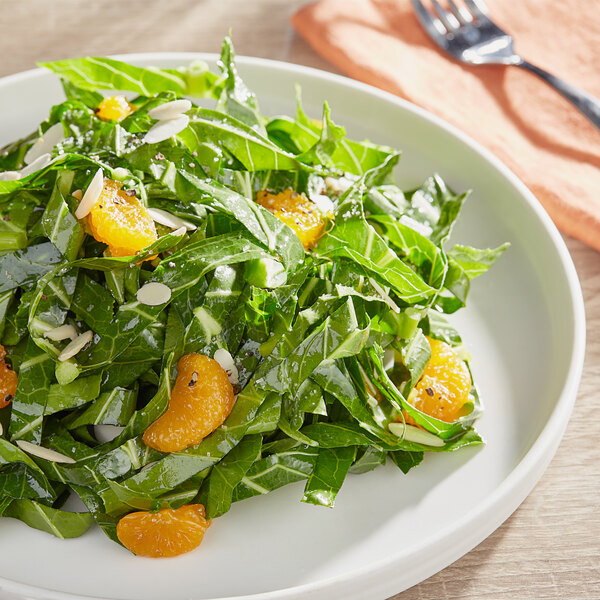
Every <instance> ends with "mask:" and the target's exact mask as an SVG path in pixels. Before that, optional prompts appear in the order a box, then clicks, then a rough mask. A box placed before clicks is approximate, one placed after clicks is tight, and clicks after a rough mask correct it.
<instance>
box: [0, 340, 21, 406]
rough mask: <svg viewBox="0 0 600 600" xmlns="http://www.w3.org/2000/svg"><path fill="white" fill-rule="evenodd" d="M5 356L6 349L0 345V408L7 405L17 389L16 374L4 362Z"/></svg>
mask: <svg viewBox="0 0 600 600" xmlns="http://www.w3.org/2000/svg"><path fill="white" fill-rule="evenodd" d="M5 356H6V350H5V349H4V346H2V345H0V408H4V407H5V406H8V405H9V404H10V402H11V400H12V399H13V398H14V397H15V393H16V391H17V374H16V373H15V372H14V371H13V370H12V369H11V368H10V366H9V365H8V364H6V361H5V360H4V357H5Z"/></svg>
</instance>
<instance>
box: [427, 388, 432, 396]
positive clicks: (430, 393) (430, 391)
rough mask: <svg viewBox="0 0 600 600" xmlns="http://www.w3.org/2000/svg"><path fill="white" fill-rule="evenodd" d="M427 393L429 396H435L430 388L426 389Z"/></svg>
mask: <svg viewBox="0 0 600 600" xmlns="http://www.w3.org/2000/svg"><path fill="white" fill-rule="evenodd" d="M425 392H427V395H428V396H433V390H432V389H431V388H430V387H428V388H425Z"/></svg>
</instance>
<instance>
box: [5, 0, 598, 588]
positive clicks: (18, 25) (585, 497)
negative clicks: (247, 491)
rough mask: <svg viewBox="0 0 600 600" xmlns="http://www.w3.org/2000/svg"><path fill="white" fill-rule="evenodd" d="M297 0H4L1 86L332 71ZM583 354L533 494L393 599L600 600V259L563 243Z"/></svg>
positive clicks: (570, 242)
mask: <svg viewBox="0 0 600 600" xmlns="http://www.w3.org/2000/svg"><path fill="white" fill-rule="evenodd" d="M301 4H303V2H302V1H301V0H253V1H252V0H250V1H249V0H168V2H165V1H164V0H160V1H159V0H95V1H94V2H86V1H83V0H53V1H52V2H48V1H47V0H0V76H3V75H8V74H10V73H15V72H18V71H22V70H25V69H29V68H32V67H33V66H34V63H35V61H37V60H42V59H43V60H52V59H59V58H65V57H69V56H81V55H86V54H115V53H120V52H156V51H209V52H216V51H218V49H219V45H220V41H221V39H222V37H223V35H224V34H225V33H227V31H228V30H229V29H230V28H231V29H232V30H233V32H234V35H235V42H236V48H237V50H238V53H239V54H247V55H254V56H263V57H268V58H273V59H279V60H287V61H290V62H297V63H301V64H305V65H309V66H313V67H317V68H322V69H326V70H330V71H333V70H334V69H332V68H331V66H330V65H328V64H327V63H326V62H325V61H323V60H322V59H321V58H320V57H319V56H317V55H316V54H315V53H314V52H313V51H312V50H311V49H310V48H309V47H308V46H307V45H306V44H305V43H304V42H303V41H302V40H301V39H300V38H299V37H298V36H297V35H296V34H295V33H294V31H293V30H292V28H291V27H290V25H289V17H290V16H291V14H292V13H293V12H294V10H295V9H296V8H297V7H299V6H300V5H301ZM566 242H567V245H568V247H569V249H570V251H571V254H572V256H573V260H574V262H575V266H576V268H577V271H578V273H579V277H580V280H581V284H582V288H583V294H584V298H585V306H586V311H587V334H588V346H587V355H586V362H585V367H584V373H583V380H582V383H581V388H580V391H579V395H578V399H577V404H576V406H575V409H574V412H573V416H572V418H571V421H570V423H569V425H568V428H567V432H566V434H565V437H564V440H563V442H562V444H561V446H560V448H559V450H558V452H557V454H556V456H555V458H554V460H553V461H552V463H551V464H550V467H549V468H548V470H547V472H546V473H545V475H544V476H543V478H542V479H541V481H540V482H539V483H538V485H537V487H536V488H535V489H534V491H533V492H532V494H531V495H530V496H529V497H528V499H527V500H526V501H525V502H524V503H523V504H522V506H521V507H520V508H519V509H518V510H517V511H516V512H515V513H514V514H513V516H512V517H511V518H509V519H508V521H507V522H506V523H505V524H504V525H503V526H502V527H500V528H499V529H498V530H497V531H496V532H495V533H494V534H493V535H491V536H490V537H489V538H488V539H487V540H485V541H484V542H483V543H481V544H480V545H479V546H478V547H477V548H475V549H474V550H472V551H471V552H470V553H469V554H467V555H466V556H464V557H463V558H462V559H460V560H458V561H457V562H456V563H454V564H453V565H451V566H450V567H448V568H447V569H445V570H444V571H441V572H440V573H438V574H437V575H435V576H433V577H431V578H430V579H428V580H427V581H425V582H423V583H421V584H419V585H417V586H415V587H413V588H412V589H410V590H407V591H406V592H403V593H401V594H398V595H396V596H394V600H434V599H435V600H438V599H439V600H455V599H456V600H458V599H461V600H462V599H468V600H484V599H485V600H495V599H498V600H509V599H518V600H566V599H569V600H600V254H599V253H598V252H595V251H594V250H592V249H590V248H588V247H585V246H584V245H583V244H581V243H580V242H578V241H576V240H573V239H569V238H567V239H566Z"/></svg>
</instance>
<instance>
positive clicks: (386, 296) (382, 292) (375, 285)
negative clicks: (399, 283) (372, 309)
mask: <svg viewBox="0 0 600 600" xmlns="http://www.w3.org/2000/svg"><path fill="white" fill-rule="evenodd" d="M369 282H370V283H371V285H372V286H373V289H374V290H375V291H376V292H377V293H378V294H379V295H380V296H381V299H382V300H383V301H384V302H385V303H386V304H387V305H388V306H389V307H390V308H391V309H392V310H393V311H394V312H395V313H399V312H400V307H399V306H398V305H397V304H396V303H395V302H394V301H393V300H392V299H391V298H390V295H389V294H388V293H387V292H386V291H385V290H384V289H383V288H382V287H381V286H380V285H379V284H378V283H377V282H376V281H375V280H374V279H373V278H372V277H369Z"/></svg>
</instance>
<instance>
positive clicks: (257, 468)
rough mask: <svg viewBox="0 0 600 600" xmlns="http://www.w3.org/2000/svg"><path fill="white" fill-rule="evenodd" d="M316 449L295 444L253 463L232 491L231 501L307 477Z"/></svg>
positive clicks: (261, 493) (312, 466) (270, 490)
mask: <svg viewBox="0 0 600 600" xmlns="http://www.w3.org/2000/svg"><path fill="white" fill-rule="evenodd" d="M318 452H319V449H318V448H315V447H311V446H297V447H296V448H293V449H292V450H288V451H283V452H279V453H277V454H271V455H270V456H267V457H265V458H262V459H261V460H258V461H256V462H255V463H254V465H252V467H251V468H250V470H249V471H248V473H247V474H246V476H245V477H244V478H242V481H241V482H240V483H239V484H238V486H237V487H236V488H235V490H234V492H233V502H237V501H239V500H245V499H246V498H251V497H252V496H259V495H263V494H268V493H269V492H272V491H273V490H276V489H278V488H280V487H282V486H284V485H287V484H289V483H293V482H295V481H302V480H303V479H307V478H308V477H309V475H310V474H311V473H312V471H313V469H314V466H315V462H316V460H317V455H318Z"/></svg>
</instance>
